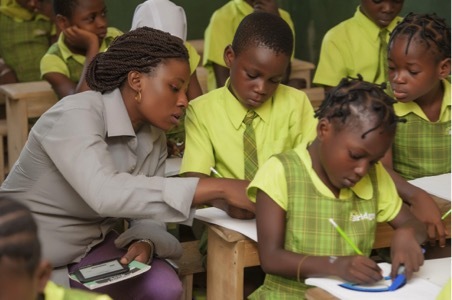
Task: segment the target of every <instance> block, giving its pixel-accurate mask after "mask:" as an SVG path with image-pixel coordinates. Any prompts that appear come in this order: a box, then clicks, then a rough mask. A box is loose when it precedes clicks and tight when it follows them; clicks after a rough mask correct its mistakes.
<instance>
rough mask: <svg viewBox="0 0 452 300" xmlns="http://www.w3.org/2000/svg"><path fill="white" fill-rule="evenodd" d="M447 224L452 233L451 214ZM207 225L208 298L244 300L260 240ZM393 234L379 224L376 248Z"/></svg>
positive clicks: (445, 205) (387, 242) (445, 207)
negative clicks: (246, 279)
mask: <svg viewBox="0 0 452 300" xmlns="http://www.w3.org/2000/svg"><path fill="white" fill-rule="evenodd" d="M434 198H435V200H436V201H437V203H438V205H439V207H440V209H441V211H442V212H443V213H444V212H446V211H447V210H449V209H450V206H451V202H449V201H446V200H443V199H440V198H436V197H434ZM445 223H446V228H447V230H448V232H449V233H450V232H451V217H450V215H449V217H447V218H446V220H445ZM207 228H208V244H207V247H208V251H207V299H215V300H217V299H218V300H221V299H242V297H243V277H244V276H243V274H244V268H245V267H251V266H257V265H260V261H259V255H258V252H257V242H255V241H253V240H251V239H249V238H247V237H246V236H244V235H242V234H241V233H238V232H236V231H234V230H230V229H227V228H224V227H222V226H219V225H215V224H212V223H207ZM392 235H393V229H392V228H391V227H390V226H389V225H387V224H386V223H382V224H378V226H377V232H376V237H375V243H374V248H383V247H388V246H390V244H391V239H392ZM449 238H450V236H449ZM317 292H319V291H312V292H311V293H317ZM320 292H321V291H320ZM321 299H328V298H321ZM331 299H335V298H331Z"/></svg>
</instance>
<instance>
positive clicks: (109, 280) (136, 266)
mask: <svg viewBox="0 0 452 300" xmlns="http://www.w3.org/2000/svg"><path fill="white" fill-rule="evenodd" d="M150 269H151V266H149V265H146V264H143V263H140V262H138V261H136V260H134V261H132V262H131V263H129V271H128V272H126V273H122V274H118V275H113V276H110V277H106V278H102V279H98V280H93V281H89V282H85V283H82V284H83V285H84V286H86V287H87V288H89V289H90V290H93V289H97V288H100V287H102V286H106V285H110V284H113V283H116V282H119V281H123V280H127V279H129V278H133V277H135V276H137V275H140V274H143V273H144V272H147V271H148V270H150ZM69 278H71V279H72V280H74V281H77V282H80V280H78V278H77V277H76V276H75V275H74V274H72V273H71V274H69Z"/></svg>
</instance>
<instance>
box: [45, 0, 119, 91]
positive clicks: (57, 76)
mask: <svg viewBox="0 0 452 300" xmlns="http://www.w3.org/2000/svg"><path fill="white" fill-rule="evenodd" d="M53 7H54V12H55V16H56V24H57V26H58V28H59V29H60V30H61V32H62V34H60V36H59V38H58V41H57V42H56V43H55V44H53V45H52V46H51V47H50V48H49V49H48V51H47V53H46V54H45V55H44V57H43V58H42V59H41V64H40V68H41V76H42V78H44V79H45V80H47V81H48V82H49V83H50V84H51V85H52V88H53V89H54V91H55V92H56V94H57V96H58V97H59V98H63V97H64V96H67V95H71V94H74V93H78V92H81V91H85V90H88V89H89V88H88V85H87V84H86V80H85V79H84V78H85V76H84V73H85V69H86V68H87V66H88V65H89V63H90V62H91V60H92V59H93V57H94V56H95V55H96V54H97V53H99V52H103V51H105V49H106V48H107V47H108V46H109V45H110V43H111V42H112V41H113V40H114V38H115V37H117V36H119V35H121V34H122V32H121V31H120V30H118V29H116V28H113V27H107V26H108V22H107V17H106V12H107V7H106V6H105V2H104V0H55V1H54V3H53Z"/></svg>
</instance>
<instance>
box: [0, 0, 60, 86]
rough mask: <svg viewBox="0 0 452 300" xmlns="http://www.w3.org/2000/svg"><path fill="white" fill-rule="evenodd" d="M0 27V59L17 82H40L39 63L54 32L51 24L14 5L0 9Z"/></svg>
mask: <svg viewBox="0 0 452 300" xmlns="http://www.w3.org/2000/svg"><path fill="white" fill-rule="evenodd" d="M0 28H1V30H0V57H2V58H3V59H4V61H5V63H6V64H7V65H8V66H9V67H10V68H11V69H13V70H14V72H15V74H16V76H17V79H18V80H19V82H28V81H37V80H40V79H41V75H40V71H39V61H40V60H41V58H42V57H43V56H44V54H45V53H46V52H47V50H48V49H49V45H50V39H51V36H52V34H54V33H55V26H54V25H53V23H52V22H51V21H50V20H49V18H47V17H46V16H44V15H41V14H32V13H31V12H29V11H28V10H26V9H25V8H23V7H21V6H20V5H19V4H17V3H15V2H14V3H10V4H8V5H7V6H2V7H0Z"/></svg>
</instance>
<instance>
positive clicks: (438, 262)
mask: <svg viewBox="0 0 452 300" xmlns="http://www.w3.org/2000/svg"><path fill="white" fill-rule="evenodd" d="M450 264H451V259H450V257H447V258H441V259H433V260H426V261H425V262H424V265H423V266H422V267H421V270H420V271H419V272H418V273H416V274H415V275H414V276H413V278H412V279H411V280H410V281H408V282H407V283H406V284H405V285H404V286H403V287H401V288H399V289H398V290H395V291H388V292H359V291H353V290H349V289H346V288H343V287H340V286H339V284H341V283H344V281H343V280H340V279H337V278H308V279H306V281H305V283H306V284H309V285H314V286H317V287H320V288H322V289H323V290H325V291H327V292H329V293H330V294H332V295H333V296H335V297H337V298H339V299H347V300H355V299H356V300H362V299H366V300H381V299H385V300H400V299H410V300H434V299H435V298H436V296H437V295H438V294H439V293H440V291H441V289H442V287H443V286H444V284H446V282H447V281H448V280H449V278H450V276H451V275H450ZM378 265H379V266H380V268H382V270H383V274H384V275H389V273H390V271H391V265H390V264H388V263H380V264H378Z"/></svg>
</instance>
